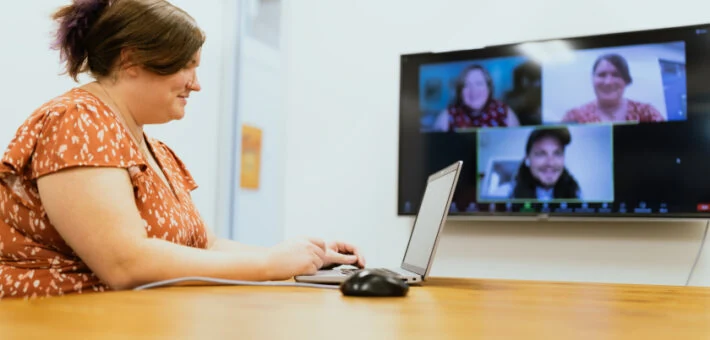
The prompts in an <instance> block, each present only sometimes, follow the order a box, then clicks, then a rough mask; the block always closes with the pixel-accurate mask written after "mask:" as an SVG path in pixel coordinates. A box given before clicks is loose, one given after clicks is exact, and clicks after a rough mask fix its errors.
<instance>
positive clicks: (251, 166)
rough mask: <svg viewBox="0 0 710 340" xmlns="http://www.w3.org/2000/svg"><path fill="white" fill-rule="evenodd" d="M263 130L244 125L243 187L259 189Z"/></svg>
mask: <svg viewBox="0 0 710 340" xmlns="http://www.w3.org/2000/svg"><path fill="white" fill-rule="evenodd" d="M261 134H262V133H261V129H259V128H257V127H253V126H248V125H242V165H241V181H240V182H241V187H242V188H245V189H259V170H260V169H261Z"/></svg>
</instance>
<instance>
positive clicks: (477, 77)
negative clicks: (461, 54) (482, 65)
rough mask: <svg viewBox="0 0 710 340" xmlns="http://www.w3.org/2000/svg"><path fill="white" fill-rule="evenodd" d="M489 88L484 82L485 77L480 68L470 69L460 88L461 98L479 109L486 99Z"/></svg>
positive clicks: (469, 105)
mask: <svg viewBox="0 0 710 340" xmlns="http://www.w3.org/2000/svg"><path fill="white" fill-rule="evenodd" d="M489 94H490V90H489V89H488V85H487V84H486V77H485V76H484V75H483V71H481V70H471V71H469V72H468V74H466V78H465V79H464V86H463V89H461V99H462V100H463V102H464V104H466V105H467V106H468V107H470V108H472V109H474V110H480V109H482V108H483V105H485V104H486V101H488V96H489Z"/></svg>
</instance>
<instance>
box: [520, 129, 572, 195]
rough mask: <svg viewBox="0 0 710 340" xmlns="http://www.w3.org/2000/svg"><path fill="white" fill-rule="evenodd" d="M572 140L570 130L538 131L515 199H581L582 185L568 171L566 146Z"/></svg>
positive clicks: (530, 143)
mask: <svg viewBox="0 0 710 340" xmlns="http://www.w3.org/2000/svg"><path fill="white" fill-rule="evenodd" d="M571 141H572V137H571V135H570V133H569V130H568V129H567V128H565V127H561V128H543V129H537V130H534V131H533V132H532V133H530V136H529V137H528V141H527V144H526V146H525V158H524V159H523V162H522V163H521V164H520V168H519V169H518V173H517V175H516V178H515V184H514V186H513V192H512V195H511V196H512V197H511V198H513V199H520V198H523V199H524V198H529V199H536V200H541V201H547V200H552V199H581V190H580V188H579V184H578V183H577V181H576V180H575V179H574V177H572V175H571V174H570V173H569V171H568V170H567V169H566V168H565V147H567V145H569V143H570V142H571Z"/></svg>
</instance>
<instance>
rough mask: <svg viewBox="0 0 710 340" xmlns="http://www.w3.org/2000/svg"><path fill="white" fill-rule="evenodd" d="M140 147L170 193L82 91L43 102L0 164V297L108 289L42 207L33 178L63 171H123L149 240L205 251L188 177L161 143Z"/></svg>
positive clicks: (109, 115) (105, 111) (104, 109)
mask: <svg viewBox="0 0 710 340" xmlns="http://www.w3.org/2000/svg"><path fill="white" fill-rule="evenodd" d="M147 142H148V146H149V147H150V149H151V150H152V152H153V155H154V157H155V159H156V161H157V163H158V164H159V166H160V167H161V168H162V170H163V172H164V174H165V176H166V177H167V179H168V182H169V183H170V186H171V187H172V188H170V187H168V186H167V185H166V184H165V182H164V181H163V180H162V179H161V178H160V177H159V175H158V174H157V173H156V172H155V171H154V170H153V168H152V167H151V166H149V165H148V164H149V163H148V162H147V160H146V159H145V157H144V156H143V154H142V153H141V152H140V151H139V149H138V146H137V145H136V143H135V142H134V141H133V139H132V138H130V135H129V132H128V131H127V129H126V128H125V127H124V125H123V124H121V121H120V120H119V118H118V116H116V114H115V113H113V112H112V111H111V109H110V108H109V107H108V106H107V105H106V104H104V103H103V102H102V101H101V100H100V99H99V98H97V97H96V96H94V95H92V94H91V93H90V92H88V91H85V90H82V89H79V88H75V89H72V90H70V91H68V92H66V93H64V94H63V95H61V96H58V97H56V98H54V99H52V100H50V101H49V102H47V103H45V104H44V105H43V106H42V107H40V108H39V109H38V110H36V111H35V112H34V113H33V114H32V115H31V116H30V117H29V118H28V119H27V120H26V121H25V122H24V124H22V126H20V128H19V129H18V130H17V134H16V135H15V138H14V139H13V140H12V142H11V143H10V145H9V147H8V149H7V151H6V153H5V155H4V156H3V158H2V160H1V161H0V299H2V298H9V297H24V298H36V297H48V296H56V295H64V294H68V293H82V292H99V291H104V290H108V289H109V287H108V286H107V285H106V284H105V283H103V282H102V281H101V280H100V279H99V278H98V277H97V276H96V275H95V274H94V273H93V272H92V271H91V269H89V268H88V267H87V265H86V264H85V263H84V262H82V260H81V259H80V258H79V257H78V256H77V255H76V253H75V252H74V251H73V250H72V249H71V248H70V247H69V246H68V245H67V244H66V243H65V242H64V240H63V239H62V237H61V235H59V233H58V232H57V230H56V229H55V228H54V227H53V226H52V222H51V221H50V220H49V218H48V216H47V214H46V213H45V211H44V208H43V206H42V202H41V200H40V197H39V193H38V189H37V183H36V179H37V178H38V177H40V176H42V175H46V174H50V173H53V172H56V171H59V170H62V169H66V168H70V167H76V166H91V167H119V168H124V169H126V170H127V171H128V173H129V175H130V178H131V182H132V184H133V189H134V197H135V203H136V206H137V208H138V210H139V212H140V214H141V216H142V218H143V222H144V225H145V228H146V231H147V233H148V236H149V237H154V238H161V239H164V240H167V241H170V242H174V243H177V244H182V245H186V246H191V247H199V248H205V247H206V246H207V234H206V229H205V226H204V222H203V220H202V218H201V217H200V215H199V213H198V212H197V209H196V207H195V205H194V204H193V202H192V199H191V197H190V191H192V190H194V189H195V188H196V187H197V185H196V184H195V182H194V180H193V179H192V176H191V175H190V173H189V172H188V171H187V169H186V168H185V165H184V164H183V163H182V161H180V159H179V158H178V157H177V156H176V155H175V154H174V153H173V151H172V150H170V148H168V147H167V146H166V145H165V144H163V143H161V142H160V141H157V140H154V139H151V138H147ZM106 194H107V195H110V194H111V193H106ZM120 227H121V226H116V228H120ZM116 251H120V249H116Z"/></svg>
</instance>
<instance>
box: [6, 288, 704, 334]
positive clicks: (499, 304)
mask: <svg viewBox="0 0 710 340" xmlns="http://www.w3.org/2000/svg"><path fill="white" fill-rule="evenodd" d="M35 338H39V339H52V340H54V339H109V338H115V339H363V340H364V339H666V340H667V339H671V340H681V339H682V340H686V339H703V340H708V339H710V288H693V287H674V286H645V285H604V284H580V283H554V282H528V281H505V280H467V279H446V278H438V279H432V280H431V281H428V282H426V283H425V285H424V286H421V287H412V288H411V289H410V291H409V295H408V296H406V297H404V298H354V297H345V296H342V295H341V294H340V291H338V290H327V289H317V288H302V287H253V286H201V287H171V288H160V289H152V290H145V291H124V292H110V293H95V294H87V295H74V296H66V297H60V298H50V299H43V300H35V301H24V300H2V301H0V339H3V340H7V339H35Z"/></svg>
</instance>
